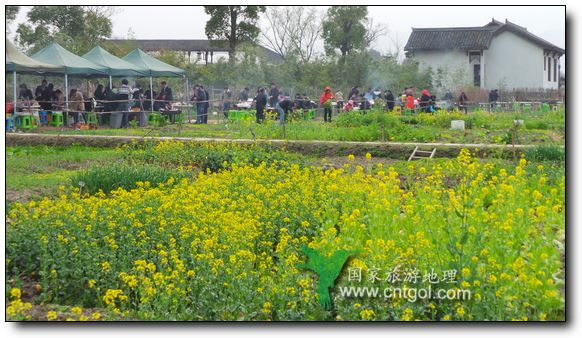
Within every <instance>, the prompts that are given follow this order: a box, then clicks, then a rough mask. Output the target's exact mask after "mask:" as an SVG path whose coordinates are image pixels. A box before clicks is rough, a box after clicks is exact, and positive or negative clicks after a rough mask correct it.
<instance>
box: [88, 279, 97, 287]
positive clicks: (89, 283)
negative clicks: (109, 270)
mask: <svg viewBox="0 0 582 338" xmlns="http://www.w3.org/2000/svg"><path fill="white" fill-rule="evenodd" d="M95 283H97V282H96V281H95V280H94V279H89V282H88V283H87V284H88V285H89V288H90V289H92V288H93V287H94V286H95Z"/></svg>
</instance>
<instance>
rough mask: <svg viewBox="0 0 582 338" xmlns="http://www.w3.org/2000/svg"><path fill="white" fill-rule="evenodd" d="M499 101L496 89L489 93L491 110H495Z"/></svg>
mask: <svg viewBox="0 0 582 338" xmlns="http://www.w3.org/2000/svg"><path fill="white" fill-rule="evenodd" d="M498 99H499V94H498V92H497V89H492V90H491V91H490V92H489V104H490V105H491V110H495V108H497V100H498Z"/></svg>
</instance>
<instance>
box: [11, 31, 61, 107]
mask: <svg viewBox="0 0 582 338" xmlns="http://www.w3.org/2000/svg"><path fill="white" fill-rule="evenodd" d="M64 72H65V69H64V67H62V66H58V65H53V64H49V63H45V62H40V61H37V60H34V59H32V58H30V57H29V56H27V55H26V54H24V53H23V52H21V51H19V50H18V48H16V46H14V44H12V42H10V41H9V40H8V39H6V73H12V81H13V87H14V88H13V95H14V96H13V97H14V101H13V102H14V108H15V109H16V73H24V74H44V75H57V74H64Z"/></svg>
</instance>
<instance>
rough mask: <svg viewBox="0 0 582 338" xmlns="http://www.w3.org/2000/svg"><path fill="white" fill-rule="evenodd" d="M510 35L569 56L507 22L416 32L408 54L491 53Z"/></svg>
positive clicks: (413, 30) (492, 21) (524, 29)
mask: <svg viewBox="0 0 582 338" xmlns="http://www.w3.org/2000/svg"><path fill="white" fill-rule="evenodd" d="M504 31H510V32H512V33H514V34H516V35H518V36H521V37H522V38H524V39H526V40H528V41H530V42H532V43H534V44H536V45H538V46H540V47H542V48H544V49H547V50H550V51H553V52H556V53H559V54H565V53H566V51H565V50H564V49H562V48H560V47H557V46H556V45H554V44H552V43H550V42H548V41H546V40H544V39H542V38H540V37H538V36H536V35H534V34H532V33H530V32H528V31H527V28H524V27H521V26H519V25H516V24H514V23H511V22H509V21H507V20H505V23H502V22H500V21H497V20H495V19H493V20H491V22H489V23H488V24H486V25H485V26H481V27H447V28H414V27H413V28H412V34H410V38H408V42H407V43H406V46H405V47H404V50H405V51H407V52H414V51H419V50H445V49H462V50H481V49H488V48H489V45H490V44H491V40H492V39H493V37H494V36H496V35H498V34H500V33H502V32H504Z"/></svg>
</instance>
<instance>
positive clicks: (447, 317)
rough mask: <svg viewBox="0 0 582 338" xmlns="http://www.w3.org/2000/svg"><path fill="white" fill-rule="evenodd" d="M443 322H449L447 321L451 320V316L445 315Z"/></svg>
mask: <svg viewBox="0 0 582 338" xmlns="http://www.w3.org/2000/svg"><path fill="white" fill-rule="evenodd" d="M443 320H446V321H449V320H451V316H450V315H445V316H444V317H443Z"/></svg>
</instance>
